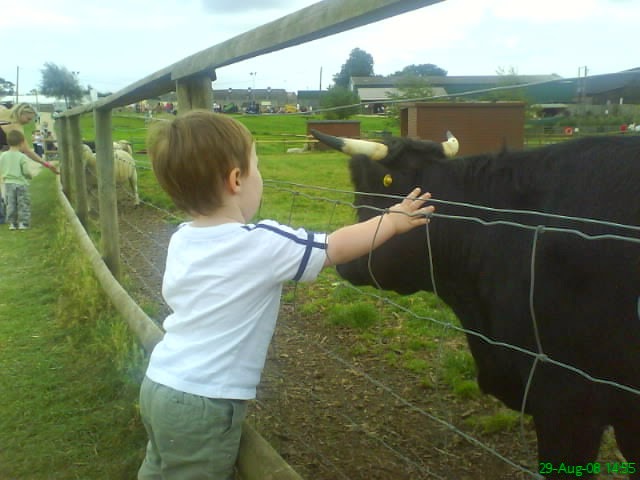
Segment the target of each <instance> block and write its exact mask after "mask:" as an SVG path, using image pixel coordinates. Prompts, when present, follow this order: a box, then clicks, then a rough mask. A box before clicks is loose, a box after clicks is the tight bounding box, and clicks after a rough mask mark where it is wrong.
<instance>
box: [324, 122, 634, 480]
mask: <svg viewBox="0 0 640 480" xmlns="http://www.w3.org/2000/svg"><path fill="white" fill-rule="evenodd" d="M314 136H316V138H318V139H319V140H321V141H322V142H324V143H327V144H328V145H330V146H332V147H334V148H337V149H340V150H342V151H343V152H345V153H348V154H350V155H352V158H351V161H350V169H351V177H352V181H353V184H354V186H355V189H356V191H357V192H358V193H356V200H355V203H356V204H357V205H369V206H372V207H376V208H386V207H388V206H390V205H392V204H394V203H397V202H398V198H397V197H396V198H391V197H387V196H385V195H382V196H380V195H379V194H387V195H396V196H403V195H406V193H407V192H409V191H411V189H412V188H413V187H415V186H419V187H421V188H422V189H423V191H429V192H431V193H432V194H433V200H434V201H435V202H436V212H435V215H434V217H433V219H432V221H431V223H430V225H429V227H428V230H427V229H415V230H413V231H411V232H410V233H407V234H404V235H401V236H398V237H395V238H393V239H392V240H391V241H389V242H387V243H385V244H384V245H383V246H382V247H380V248H378V249H377V250H375V251H374V252H373V253H372V254H371V259H369V256H366V257H363V258H360V259H358V260H355V261H353V262H351V263H349V264H346V265H343V266H341V267H339V268H338V271H339V273H340V275H342V276H343V277H344V278H345V279H347V280H349V281H350V282H352V283H354V284H358V285H363V284H370V285H374V284H379V285H380V286H381V287H382V288H383V289H389V290H395V291H397V292H400V293H405V294H409V293H412V292H416V291H419V290H429V291H434V288H435V291H436V292H437V294H438V295H439V296H440V297H441V298H442V299H443V300H444V301H445V302H446V303H447V304H448V305H449V306H450V307H451V308H452V309H453V311H454V312H455V313H456V315H457V316H458V318H459V319H460V321H461V323H462V325H463V326H464V328H465V329H468V330H471V331H475V332H479V333H481V334H482V335H485V336H487V337H489V338H490V339H492V340H494V341H496V342H504V343H506V344H510V345H515V346H517V347H519V348H523V349H526V350H528V351H530V352H534V353H540V356H538V357H537V359H538V360H539V361H538V362H536V365H535V369H534V370H533V376H532V378H531V380H530V385H529V390H528V393H526V394H525V391H526V387H527V385H528V382H529V377H530V375H531V372H532V367H533V364H534V359H535V358H536V357H534V356H532V355H528V354H526V353H522V352H519V351H516V350H514V349H511V348H507V347H504V346H495V345H491V344H489V343H487V342H486V341H484V340H483V339H481V338H479V337H478V336H475V335H472V334H467V340H468V343H469V347H470V349H471V353H472V355H473V357H474V359H475V362H476V365H477V371H478V383H479V385H480V388H481V389H482V391H484V392H485V393H489V394H491V395H494V396H495V397H497V398H498V399H500V400H501V401H502V402H504V403H505V404H506V405H507V406H508V407H510V408H512V409H515V410H518V411H520V410H521V409H522V406H523V401H524V400H525V399H526V405H525V407H524V409H525V411H526V412H527V413H529V414H531V415H532V416H533V419H534V423H535V427H536V433H537V438H538V458H539V461H540V462H550V463H552V464H553V465H555V466H556V467H557V466H559V465H560V464H561V463H564V465H565V466H580V465H583V466H584V465H586V464H587V463H588V462H590V461H593V460H594V459H595V458H596V456H597V453H598V449H599V446H600V440H601V437H602V433H603V430H604V429H605V428H606V426H607V425H612V426H613V427H614V429H615V435H616V439H617V442H618V446H619V448H620V450H621V451H622V453H623V455H624V456H625V458H626V460H627V461H628V462H635V467H634V468H632V469H631V470H638V471H640V395H638V394H637V393H634V392H633V390H636V391H637V390H640V318H639V314H640V312H639V308H640V303H639V295H640V243H637V240H638V239H640V138H634V137H622V136H620V137H615V138H614V137H603V138H584V139H579V140H575V141H569V142H565V143H562V144H556V145H551V146H546V147H542V148H539V149H535V150H528V151H520V152H507V151H503V152H501V153H497V154H485V155H475V156H469V157H466V158H465V157H463V158H456V159H449V158H446V157H447V156H448V155H445V152H446V153H455V152H456V151H457V148H456V147H457V141H456V140H455V139H454V138H451V139H450V140H449V141H447V142H443V143H442V144H439V143H435V142H430V141H417V140H410V139H406V138H391V139H388V140H385V142H384V144H371V143H368V142H366V143H365V142H363V141H360V140H350V139H340V138H336V137H330V136H327V135H324V134H321V133H319V132H315V133H314ZM360 152H364V154H362V153H360ZM372 158H374V159H377V161H375V160H372ZM367 193H375V194H378V195H376V196H373V195H367ZM438 200H441V201H442V202H438ZM451 202H455V203H451ZM477 206H483V207H489V208H479V207H477ZM498 210H508V211H506V212H505V211H498ZM514 210H516V211H514ZM535 212H545V213H551V214H555V215H552V216H549V215H539V214H536V213H535ZM378 214H379V211H377V210H374V209H367V208H360V209H358V216H359V219H360V220H365V219H367V218H370V217H371V216H374V215H378ZM453 217H457V218H453ZM460 217H463V218H460ZM565 217H582V218H584V217H586V218H590V219H597V220H601V221H606V222H610V223H605V222H584V221H581V220H580V219H575V218H565ZM467 218H475V219H480V220H482V221H484V222H490V223H489V225H484V224H482V223H480V221H477V220H470V219H467ZM496 222H497V223H496ZM519 225H525V226H528V227H527V228H525V227H522V226H519ZM624 225H627V226H638V227H636V228H624ZM537 226H544V228H536V227H537ZM568 230H574V231H575V230H577V231H580V232H582V233H583V234H584V235H587V238H584V237H583V236H580V235H576V234H575V233H571V232H569V231H568ZM427 232H428V235H429V241H430V247H431V260H432V262H433V278H434V281H432V270H431V267H430V261H429V260H430V259H429V250H428V248H427ZM599 235H614V236H616V237H624V238H630V239H632V241H626V240H622V239H617V238H616V237H613V238H610V237H606V238H594V236H599ZM634 239H635V242H634V241H633V240H634ZM534 247H535V248H534ZM369 262H370V264H371V270H370V269H369ZM532 265H533V267H532ZM374 277H375V281H374ZM433 283H435V286H434V284H433ZM532 285H533V286H532ZM534 318H535V322H534ZM536 330H537V334H536ZM545 356H546V357H545ZM547 358H549V359H551V361H546V359H547ZM555 362H560V363H562V364H567V365H570V366H572V367H574V368H577V369H579V370H581V371H583V372H584V373H586V374H588V375H591V376H592V377H594V378H596V379H602V380H609V381H612V382H615V383H617V384H620V385H623V386H626V387H630V388H631V389H632V391H628V390H625V389H620V388H618V387H616V386H611V385H608V384H603V383H597V382H593V381H591V380H589V379H587V378H585V376H583V375H580V374H579V373H576V372H575V371H572V370H570V369H566V368H563V367H561V366H558V365H557V364H556V363H555ZM603 468H604V466H603ZM631 470H630V472H629V473H633V471H631ZM552 476H553V474H552ZM556 476H558V477H560V476H562V475H560V474H558V473H557V472H556ZM585 476H586V475H585ZM632 478H636V479H637V478H640V473H635V474H634V475H632Z"/></svg>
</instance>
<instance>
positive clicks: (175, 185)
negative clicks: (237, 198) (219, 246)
mask: <svg viewBox="0 0 640 480" xmlns="http://www.w3.org/2000/svg"><path fill="white" fill-rule="evenodd" d="M147 146H148V149H149V157H150V158H151V165H152V167H153V172H154V173H155V176H156V178H157V179H158V183H160V186H161V187H162V188H163V190H164V191H165V192H167V193H168V194H169V196H170V197H171V199H172V200H173V202H174V203H175V204H176V206H177V207H178V208H180V209H181V210H184V211H185V212H187V213H190V214H200V215H209V214H211V213H212V212H213V211H214V210H215V209H217V208H219V207H220V206H221V205H222V192H223V188H224V184H225V181H226V180H227V178H228V176H229V174H230V173H231V170H233V169H234V168H236V167H238V168H239V169H240V172H241V174H242V175H243V176H244V175H247V174H248V173H249V158H250V156H251V151H252V150H251V149H252V148H253V138H252V137H251V132H249V130H247V128H246V127H245V126H244V125H242V124H241V123H240V122H238V121H236V120H234V119H233V118H231V117H227V116H225V115H222V114H216V113H213V112H208V111H204V110H202V111H200V110H194V111H191V112H188V113H186V114H184V115H181V116H178V117H176V118H175V119H173V120H171V121H169V122H164V121H159V122H156V123H155V124H153V125H152V127H151V128H150V129H149V134H148V136H147Z"/></svg>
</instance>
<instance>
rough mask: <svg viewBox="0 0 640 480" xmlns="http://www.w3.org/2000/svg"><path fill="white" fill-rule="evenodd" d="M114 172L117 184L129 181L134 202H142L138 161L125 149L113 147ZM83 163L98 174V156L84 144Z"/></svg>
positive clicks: (93, 172)
mask: <svg viewBox="0 0 640 480" xmlns="http://www.w3.org/2000/svg"><path fill="white" fill-rule="evenodd" d="M113 162H114V172H115V176H116V184H121V185H122V184H124V183H125V182H127V183H129V187H130V188H131V192H132V193H133V196H134V204H135V205H138V204H139V203H140V197H139V196H138V172H137V170H136V161H135V160H134V159H133V157H132V156H131V155H130V154H129V153H128V152H126V151H125V150H118V149H116V148H115V145H114V149H113ZM82 163H83V164H84V165H85V167H86V168H87V169H89V170H90V171H91V172H92V174H93V175H94V176H95V175H96V156H95V154H94V153H93V151H91V147H89V146H88V145H85V144H83V146H82Z"/></svg>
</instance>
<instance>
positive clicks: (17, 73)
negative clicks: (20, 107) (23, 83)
mask: <svg viewBox="0 0 640 480" xmlns="http://www.w3.org/2000/svg"><path fill="white" fill-rule="evenodd" d="M19 89H20V65H18V66H17V67H16V105H17V104H18V97H19V95H20V94H19Z"/></svg>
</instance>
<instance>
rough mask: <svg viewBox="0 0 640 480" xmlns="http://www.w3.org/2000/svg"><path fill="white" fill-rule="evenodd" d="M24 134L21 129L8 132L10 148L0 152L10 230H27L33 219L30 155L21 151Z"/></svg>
mask: <svg viewBox="0 0 640 480" xmlns="http://www.w3.org/2000/svg"><path fill="white" fill-rule="evenodd" d="M24 142H25V138H24V134H23V133H22V132H21V131H19V130H10V131H9V132H8V133H7V144H8V145H9V150H7V151H6V152H3V153H2V154H0V179H2V182H3V183H4V194H5V201H6V222H7V223H8V224H9V230H16V229H17V230H26V229H28V228H29V223H30V221H31V198H30V197H29V180H30V179H31V172H30V171H29V161H30V160H29V157H27V156H26V155H25V154H24V153H22V152H21V149H22V148H24Z"/></svg>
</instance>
